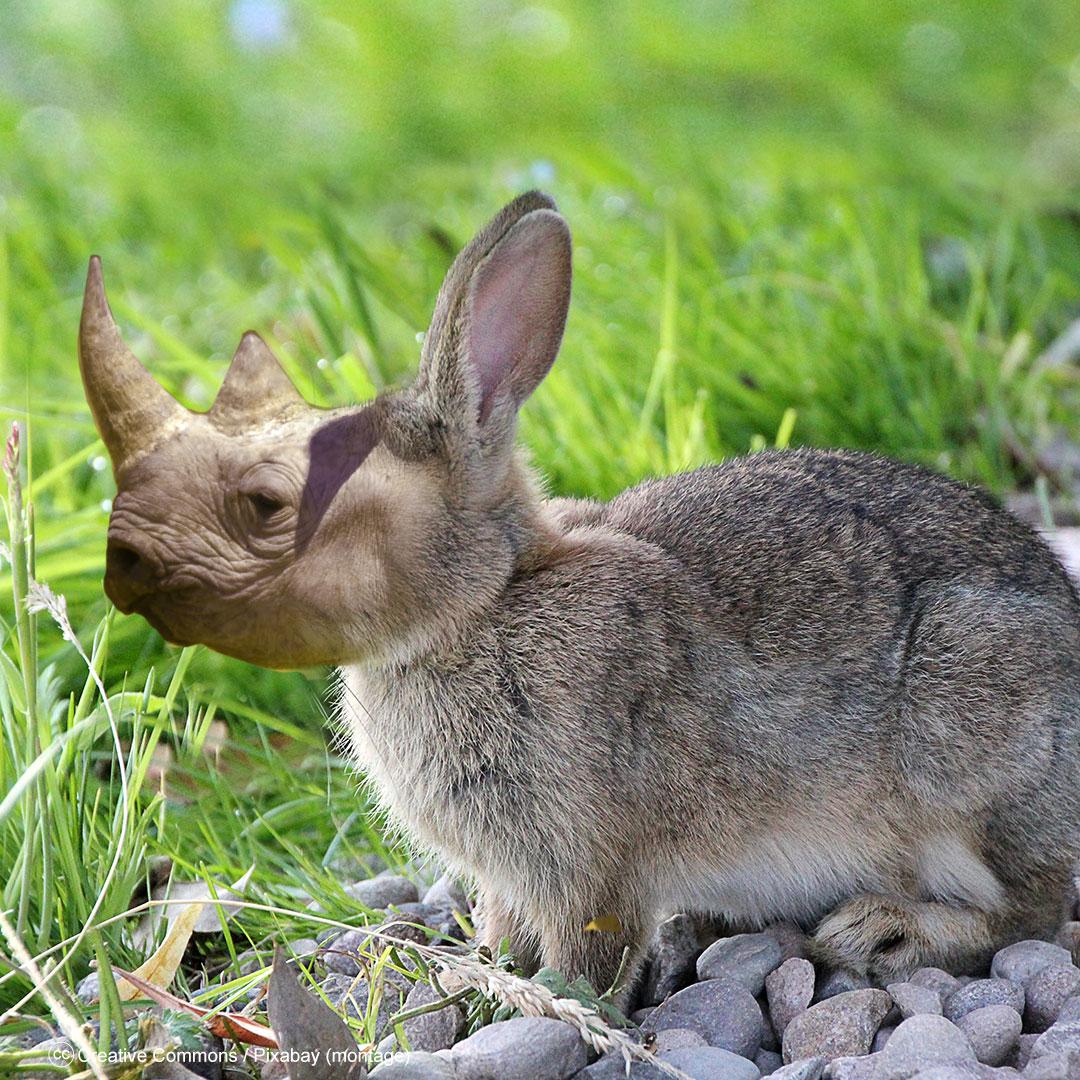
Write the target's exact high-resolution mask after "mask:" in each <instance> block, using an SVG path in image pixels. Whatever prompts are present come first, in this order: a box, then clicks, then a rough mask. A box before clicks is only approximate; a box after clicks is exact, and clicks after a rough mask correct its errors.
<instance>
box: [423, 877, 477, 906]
mask: <svg viewBox="0 0 1080 1080" xmlns="http://www.w3.org/2000/svg"><path fill="white" fill-rule="evenodd" d="M421 900H422V901H423V903H425V904H430V905H431V906H432V907H438V908H449V909H450V910H451V911H460V912H461V914H462V915H467V914H468V913H469V911H471V910H472V905H471V904H470V903H469V894H468V893H467V892H466V891H465V888H464V886H463V885H462V884H461V882H460V881H458V879H457V878H454V877H451V876H450V875H449V874H443V875H442V877H440V878H436V880H435V881H434V883H433V884H432V886H431V888H430V889H428V890H427V891H426V892H425V893H424V895H423V896H422V897H421Z"/></svg>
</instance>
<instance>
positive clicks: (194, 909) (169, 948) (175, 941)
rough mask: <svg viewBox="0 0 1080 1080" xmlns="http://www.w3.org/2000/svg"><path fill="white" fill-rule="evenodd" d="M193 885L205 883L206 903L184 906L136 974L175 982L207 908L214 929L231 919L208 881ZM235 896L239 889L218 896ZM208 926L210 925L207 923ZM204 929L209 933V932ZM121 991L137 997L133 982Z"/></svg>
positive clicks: (241, 882)
mask: <svg viewBox="0 0 1080 1080" xmlns="http://www.w3.org/2000/svg"><path fill="white" fill-rule="evenodd" d="M254 869H255V867H254V866H252V867H250V868H249V869H248V871H247V873H246V874H244V876H243V877H242V878H240V880H239V881H238V882H237V883H236V884H235V885H234V886H233V890H243V889H244V888H245V886H246V885H247V883H248V881H249V880H250V879H251V872H252V871H253V870H254ZM190 884H192V885H198V886H201V899H202V901H203V902H202V903H200V902H199V899H197V898H192V900H191V901H189V902H187V903H184V904H182V905H181V906H180V913H179V914H178V915H177V916H176V917H175V918H173V919H171V920H170V922H169V929H168V932H167V933H166V934H165V940H164V941H162V943H161V944H160V945H159V946H158V947H157V948H156V949H155V950H154V952H153V955H151V956H150V957H149V958H148V959H147V960H146V961H145V962H144V963H143V964H141V965H140V966H139V968H138V969H137V970H136V971H135V974H136V975H137V976H138V977H139V978H140V979H145V980H146V981H147V982H148V983H151V984H152V985H154V986H160V987H163V988H164V987H166V986H168V985H169V983H171V982H172V980H173V976H174V975H175V974H176V969H177V968H178V967H179V966H180V961H181V960H183V958H184V950H185V949H187V944H188V942H189V941H190V940H191V935H192V934H193V933H195V931H196V930H198V928H199V922H200V920H201V919H203V918H204V910H203V909H204V908H206V907H208V906H209V907H210V912H209V914H210V915H211V916H212V917H213V920H214V924H213V928H214V929H217V928H219V927H220V926H221V919H222V918H223V917H224V918H228V915H227V914H226V913H227V912H228V911H229V909H228V908H226V907H222V906H221V905H219V904H215V903H214V901H213V898H211V896H210V888H209V886H208V885H207V883H206V882H205V881H200V882H191V883H190ZM232 896H235V892H233V891H231V890H225V891H224V892H222V893H221V894H219V897H218V899H224V898H226V897H232ZM172 906H173V905H166V907H165V909H164V910H166V911H167V910H168V909H169V907H172ZM219 911H220V912H221V913H222V914H221V915H219V914H218V912H219ZM204 925H206V923H205V922H204ZM202 932H203V933H206V932H207V931H206V930H204V931H202ZM117 990H118V991H119V992H120V1000H121V1001H130V1000H131V999H132V998H133V997H134V996H135V990H134V989H133V988H132V986H131V985H130V984H129V985H127V986H118V987H117Z"/></svg>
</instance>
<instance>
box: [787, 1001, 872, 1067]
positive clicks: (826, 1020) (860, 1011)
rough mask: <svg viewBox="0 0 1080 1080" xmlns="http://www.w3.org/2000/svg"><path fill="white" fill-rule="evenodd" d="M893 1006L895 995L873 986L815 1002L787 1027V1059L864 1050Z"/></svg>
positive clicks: (843, 1055)
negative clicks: (890, 995) (873, 988)
mask: <svg viewBox="0 0 1080 1080" xmlns="http://www.w3.org/2000/svg"><path fill="white" fill-rule="evenodd" d="M891 1008H892V998H890V997H889V995H888V994H887V993H885V991H884V990H870V989H867V990H851V991H848V992H847V993H843V994H837V995H836V996H835V997H831V998H829V999H827V1000H826V1001H822V1002H820V1003H818V1004H817V1005H812V1006H811V1007H810V1008H809V1009H807V1010H806V1012H804V1013H801V1014H800V1015H799V1016H797V1017H795V1019H794V1020H792V1021H791V1023H790V1024H788V1026H787V1029H786V1030H785V1031H784V1061H785V1062H791V1061H796V1060H798V1059H799V1058H805V1057H824V1058H826V1059H830V1060H831V1059H832V1058H837V1057H850V1056H853V1055H856V1054H865V1053H866V1052H867V1051H868V1050H869V1049H870V1044H871V1042H873V1039H874V1033H875V1032H876V1031H877V1029H878V1028H879V1027H880V1026H881V1022H882V1020H884V1019H885V1017H886V1015H887V1014H888V1012H889V1010H890V1009H891Z"/></svg>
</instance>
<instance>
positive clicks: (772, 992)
mask: <svg viewBox="0 0 1080 1080" xmlns="http://www.w3.org/2000/svg"><path fill="white" fill-rule="evenodd" d="M765 996H766V998H767V1000H768V1003H769V1018H770V1020H771V1021H772V1026H773V1031H775V1032H776V1034H777V1036H778V1037H779V1038H781V1039H782V1038H783V1037H784V1030H785V1029H786V1028H787V1026H788V1024H789V1023H791V1021H792V1020H793V1019H794V1018H795V1017H796V1016H798V1015H799V1013H803V1012H806V1010H807V1009H808V1008H810V1002H811V1001H813V999H814V965H813V964H811V963H810V961H809V960H803V959H801V958H800V957H792V958H791V959H789V960H785V961H784V962H783V963H782V964H781V965H780V966H779V967H778V968H777V969H776V970H775V971H771V972H769V974H768V976H766V978H765Z"/></svg>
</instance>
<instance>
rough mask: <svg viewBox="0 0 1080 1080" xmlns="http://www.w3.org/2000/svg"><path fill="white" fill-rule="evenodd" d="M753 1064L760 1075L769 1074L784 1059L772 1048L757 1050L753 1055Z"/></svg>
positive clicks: (777, 1067) (774, 1070) (778, 1066)
mask: <svg viewBox="0 0 1080 1080" xmlns="http://www.w3.org/2000/svg"><path fill="white" fill-rule="evenodd" d="M754 1064H755V1065H756V1066H757V1067H758V1072H759V1073H761V1075H762V1076H771V1075H772V1074H773V1073H774V1072H776V1070H777V1069H779V1068H780V1066H781V1065H783V1064H784V1059H783V1058H782V1057H781V1056H780V1055H779V1054H778V1053H776V1052H775V1051H774V1050H759V1051H758V1052H757V1053H756V1054H755V1055H754Z"/></svg>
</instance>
